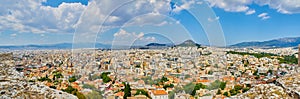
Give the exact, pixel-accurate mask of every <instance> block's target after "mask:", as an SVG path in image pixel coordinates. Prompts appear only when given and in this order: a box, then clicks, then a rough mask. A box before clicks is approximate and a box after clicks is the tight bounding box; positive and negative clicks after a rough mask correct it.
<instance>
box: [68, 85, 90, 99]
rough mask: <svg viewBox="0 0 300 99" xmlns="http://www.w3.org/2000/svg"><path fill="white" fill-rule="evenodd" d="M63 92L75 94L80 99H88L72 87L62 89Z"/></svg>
mask: <svg viewBox="0 0 300 99" xmlns="http://www.w3.org/2000/svg"><path fill="white" fill-rule="evenodd" d="M62 91H64V92H67V93H70V94H73V95H75V96H77V98H78V99H86V98H85V96H84V95H83V94H82V93H80V92H79V91H78V90H77V89H75V88H73V87H72V86H68V88H66V89H62Z"/></svg>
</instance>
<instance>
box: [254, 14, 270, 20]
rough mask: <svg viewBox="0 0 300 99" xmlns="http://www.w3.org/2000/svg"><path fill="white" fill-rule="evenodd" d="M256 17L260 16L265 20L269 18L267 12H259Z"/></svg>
mask: <svg viewBox="0 0 300 99" xmlns="http://www.w3.org/2000/svg"><path fill="white" fill-rule="evenodd" d="M257 17H259V18H261V19H262V20H267V19H269V18H271V17H270V16H269V15H268V13H261V14H259V15H258V16H257Z"/></svg>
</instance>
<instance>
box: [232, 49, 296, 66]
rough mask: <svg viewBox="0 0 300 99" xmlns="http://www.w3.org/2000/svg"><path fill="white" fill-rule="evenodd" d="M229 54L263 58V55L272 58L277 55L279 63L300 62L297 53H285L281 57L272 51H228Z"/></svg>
mask: <svg viewBox="0 0 300 99" xmlns="http://www.w3.org/2000/svg"><path fill="white" fill-rule="evenodd" d="M227 54H238V55H252V56H254V57H257V58H262V57H268V58H271V57H272V56H277V57H278V58H277V59H278V60H279V63H286V64H298V59H297V58H296V56H295V55H285V56H281V57H279V55H277V54H272V53H248V52H235V51H227Z"/></svg>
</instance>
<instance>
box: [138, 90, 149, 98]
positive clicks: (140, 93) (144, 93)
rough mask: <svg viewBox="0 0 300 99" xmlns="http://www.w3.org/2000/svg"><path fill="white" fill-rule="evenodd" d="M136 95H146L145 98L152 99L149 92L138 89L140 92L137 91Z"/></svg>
mask: <svg viewBox="0 0 300 99" xmlns="http://www.w3.org/2000/svg"><path fill="white" fill-rule="evenodd" d="M135 95H145V96H147V97H148V98H151V97H150V95H149V94H148V92H147V91H145V90H141V89H138V90H137V91H136V93H135Z"/></svg>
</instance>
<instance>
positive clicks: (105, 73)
mask: <svg viewBox="0 0 300 99" xmlns="http://www.w3.org/2000/svg"><path fill="white" fill-rule="evenodd" d="M108 74H110V72H104V73H102V74H101V75H100V78H101V79H102V80H103V82H104V83H108V82H110V81H112V80H111V79H110V78H109V77H108Z"/></svg>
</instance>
